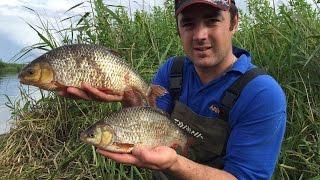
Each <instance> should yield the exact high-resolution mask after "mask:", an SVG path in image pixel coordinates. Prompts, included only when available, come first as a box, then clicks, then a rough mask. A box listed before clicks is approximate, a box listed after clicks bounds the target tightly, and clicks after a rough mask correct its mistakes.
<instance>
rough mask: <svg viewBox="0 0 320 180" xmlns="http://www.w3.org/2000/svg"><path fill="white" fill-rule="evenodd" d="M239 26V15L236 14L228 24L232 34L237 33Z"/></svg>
mask: <svg viewBox="0 0 320 180" xmlns="http://www.w3.org/2000/svg"><path fill="white" fill-rule="evenodd" d="M238 26H239V14H237V15H236V16H235V17H234V19H233V21H232V22H231V23H230V31H232V34H234V33H235V32H237V31H238Z"/></svg>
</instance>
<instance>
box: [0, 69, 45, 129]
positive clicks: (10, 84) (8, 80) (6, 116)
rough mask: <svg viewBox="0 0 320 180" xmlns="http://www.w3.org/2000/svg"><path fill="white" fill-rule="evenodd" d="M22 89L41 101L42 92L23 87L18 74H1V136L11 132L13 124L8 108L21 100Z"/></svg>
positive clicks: (34, 88) (33, 88) (30, 87)
mask: <svg viewBox="0 0 320 180" xmlns="http://www.w3.org/2000/svg"><path fill="white" fill-rule="evenodd" d="M20 89H22V90H24V91H27V92H28V93H30V94H31V97H33V98H36V99H39V98H40V97H41V94H40V91H39V89H38V88H36V87H32V86H25V85H21V84H20V83H19V80H18V74H0V134H3V133H6V132H8V131H9V130H10V126H11V124H12V122H11V121H10V117H11V112H10V108H9V107H7V106H6V103H7V104H10V103H9V100H8V98H9V99H10V101H12V102H16V101H17V100H19V99H21V94H20Z"/></svg>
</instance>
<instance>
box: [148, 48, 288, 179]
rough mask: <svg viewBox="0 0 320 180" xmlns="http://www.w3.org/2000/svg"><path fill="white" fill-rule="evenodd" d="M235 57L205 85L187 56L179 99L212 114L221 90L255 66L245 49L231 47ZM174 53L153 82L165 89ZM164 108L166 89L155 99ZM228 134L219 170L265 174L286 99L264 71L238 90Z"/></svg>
mask: <svg viewBox="0 0 320 180" xmlns="http://www.w3.org/2000/svg"><path fill="white" fill-rule="evenodd" d="M233 53H234V54H235V55H236V57H237V58H238V60H237V61H236V62H235V63H234V65H233V67H232V68H230V70H228V71H227V72H226V73H225V74H224V75H222V76H220V77H218V78H216V79H214V80H212V81H211V82H209V83H207V84H203V83H202V82H201V81H200V78H199V76H198V74H197V73H196V71H195V68H194V65H193V63H192V62H191V61H190V59H188V58H185V62H184V68H183V84H182V92H181V96H180V98H179V100H180V101H181V102H182V103H184V104H186V105H187V106H188V107H190V108H191V109H192V110H193V111H194V112H196V113H197V114H199V115H202V116H206V117H211V118H217V117H218V112H219V107H221V104H220V100H221V96H222V94H223V92H224V91H225V90H226V89H227V88H228V87H229V86H230V85H231V84H232V83H234V82H235V80H237V79H238V78H239V77H240V76H241V75H242V74H244V73H245V72H246V71H248V70H249V69H251V68H253V67H255V66H254V65H253V64H252V63H251V56H250V54H249V53H248V52H247V51H245V50H242V49H239V48H235V47H234V49H233ZM172 63H173V58H169V59H168V60H167V61H166V62H165V63H164V64H163V65H162V66H161V67H160V69H159V70H158V72H157V74H156V75H155V77H154V79H153V84H158V85H161V86H163V87H165V88H166V89H167V90H169V74H170V69H171V66H172ZM157 106H158V107H159V108H161V109H163V110H164V111H167V112H168V113H171V111H172V109H173V101H172V97H171V96H170V94H167V95H165V96H162V97H160V98H158V100H157ZM228 122H229V124H230V126H231V134H230V137H229V140H228V143H227V149H226V155H225V157H224V161H225V164H224V170H225V171H227V172H229V173H231V174H233V175H234V176H235V177H237V178H238V179H270V178H271V176H272V173H273V171H274V168H275V165H276V161H277V158H278V155H279V152H280V148H281V142H282V139H283V136H284V132H285V124H286V98H285V94H284V92H283V90H282V89H281V87H280V85H279V84H278V83H277V82H276V80H275V79H273V78H272V77H271V76H269V75H260V76H258V77H256V78H255V79H253V80H252V81H250V82H249V83H248V84H247V85H246V87H245V88H244V89H243V91H242V93H241V95H240V97H239V99H238V100H237V102H236V103H235V105H234V107H233V108H232V110H231V111H230V115H229V120H228Z"/></svg>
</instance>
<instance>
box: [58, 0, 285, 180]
mask: <svg viewBox="0 0 320 180" xmlns="http://www.w3.org/2000/svg"><path fill="white" fill-rule="evenodd" d="M175 13H176V19H177V26H178V30H179V36H180V38H181V42H182V45H183V48H184V52H185V54H186V57H185V58H169V59H168V60H167V61H166V63H165V64H164V65H162V67H161V68H160V69H159V71H158V73H157V74H156V76H155V78H154V81H153V83H154V84H159V85H161V86H163V87H165V88H166V89H167V90H168V91H170V94H167V95H165V96H163V97H161V98H159V99H158V101H157V106H158V107H159V108H161V109H163V110H165V111H167V112H169V113H171V117H172V119H174V121H176V122H178V123H179V124H181V123H182V124H183V126H181V127H182V128H183V129H187V132H188V133H189V134H190V135H194V136H195V137H196V138H198V139H197V141H196V142H198V143H196V145H195V146H193V147H191V150H190V152H191V154H190V158H186V157H183V156H181V155H179V154H177V153H176V151H175V150H173V149H171V148H169V147H164V146H160V147H156V148H153V149H147V148H143V147H136V148H134V149H133V152H132V154H117V153H111V152H107V151H103V150H98V152H99V153H101V154H102V155H104V156H106V157H109V158H111V159H114V160H115V161H117V162H120V163H127V164H133V165H136V166H139V167H144V168H150V169H153V170H159V171H162V172H164V173H165V174H166V176H168V177H169V176H170V177H171V178H173V179H270V177H271V176H272V173H273V171H274V168H275V164H276V160H277V157H278V154H279V152H280V146H281V142H282V139H283V135H284V131H285V121H286V101H285V95H284V93H283V91H282V89H281V87H280V86H279V85H278V83H277V82H276V81H275V80H274V79H273V78H272V77H271V76H269V75H266V74H264V73H263V72H261V71H259V70H257V69H255V68H254V67H255V66H254V65H253V64H251V57H250V54H249V53H248V52H246V51H245V50H242V49H238V48H235V47H233V46H232V37H233V35H234V33H236V31H237V28H238V13H237V8H236V6H235V4H234V1H228V0H176V1H175ZM178 59H182V60H180V62H182V63H181V64H180V65H176V64H177V63H175V62H178ZM173 64H175V65H173ZM173 66H174V67H175V68H173ZM177 67H178V68H177ZM179 67H180V70H179ZM172 69H178V70H172ZM252 70H253V71H252ZM256 70H257V71H256ZM176 77H178V78H176ZM175 78H176V79H175ZM83 89H84V90H85V91H80V90H78V89H75V88H68V89H67V91H66V92H60V95H63V96H71V95H72V96H77V97H80V98H84V99H88V100H90V99H96V100H101V101H108V102H110V101H122V102H124V103H125V104H126V105H129V106H130V105H135V102H134V101H133V100H128V99H124V98H123V97H124V95H123V94H120V95H112V94H104V93H103V92H100V91H99V90H97V89H94V88H93V87H91V86H89V85H86V84H84V85H83ZM199 135H200V136H199ZM162 175H164V174H162ZM162 175H161V174H160V175H156V176H155V178H159V177H160V179H161V176H162ZM163 177H164V176H162V178H163Z"/></svg>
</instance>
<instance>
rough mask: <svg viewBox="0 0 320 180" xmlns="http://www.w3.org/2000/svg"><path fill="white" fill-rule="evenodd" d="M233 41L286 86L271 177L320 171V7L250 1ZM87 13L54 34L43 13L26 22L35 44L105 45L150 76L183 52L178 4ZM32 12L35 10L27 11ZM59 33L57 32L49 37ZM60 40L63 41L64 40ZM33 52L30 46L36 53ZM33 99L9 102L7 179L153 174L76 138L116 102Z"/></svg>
mask: <svg viewBox="0 0 320 180" xmlns="http://www.w3.org/2000/svg"><path fill="white" fill-rule="evenodd" d="M248 3H249V12H247V14H242V18H241V24H240V29H239V32H238V33H237V35H236V37H235V38H234V43H235V45H237V46H239V47H242V48H244V49H247V50H249V51H250V52H251V53H252V56H253V61H254V63H255V64H257V65H258V66H260V67H262V68H264V69H266V70H267V71H268V73H269V74H271V75H273V76H274V77H275V78H276V79H277V80H278V81H279V83H280V84H281V86H282V87H283V89H284V91H285V92H286V95H287V104H288V109H287V112H288V121H287V130H286V134H285V138H284V142H283V145H282V149H281V154H280V157H279V161H278V164H277V166H276V171H275V173H274V177H273V178H274V179H306V178H312V177H315V178H316V177H318V178H319V177H320V130H319V129H320V117H319V116H320V107H319V106H320V105H319V102H320V94H319V93H318V92H319V90H320V74H319V69H320V61H319V60H320V32H319V29H320V12H319V8H318V7H317V6H315V5H316V4H313V6H311V5H310V4H307V3H306V2H305V1H304V0H295V1H289V6H280V7H278V8H276V9H275V8H274V7H273V6H271V5H270V4H269V1H267V0H262V1H258V0H248ZM84 5H86V6H87V7H88V6H89V7H92V9H90V11H88V12H85V13H84V14H81V15H79V16H74V17H70V18H67V19H64V20H63V21H70V20H73V21H71V23H70V26H69V28H67V29H63V30H57V28H53V27H49V25H50V23H46V20H45V19H43V18H41V16H40V15H38V14H37V13H36V12H34V13H35V15H36V16H38V17H39V20H40V25H30V26H31V27H32V28H33V29H34V30H35V31H36V32H37V33H38V34H39V36H40V38H41V39H42V41H43V42H42V43H39V44H35V45H32V46H30V49H36V48H38V49H42V50H43V49H48V50H49V49H52V48H54V47H57V46H60V45H63V44H73V43H95V44H102V45H105V46H107V47H109V48H112V49H114V50H116V51H118V52H119V54H121V55H122V56H123V57H124V58H125V59H126V60H127V61H128V62H129V63H130V64H131V65H132V66H133V67H134V68H135V69H136V70H137V71H139V72H140V73H141V74H142V76H143V77H144V78H145V79H146V80H148V81H150V79H151V78H152V75H153V74H154V73H155V72H156V70H157V68H158V66H159V65H160V64H162V63H163V62H164V60H165V59H166V58H167V57H169V56H172V55H179V54H182V48H181V45H180V42H179V37H178V36H177V31H176V24H175V19H174V15H173V3H172V2H171V1H167V2H166V4H165V7H164V8H157V7H156V8H154V9H153V10H152V11H150V12H146V11H137V12H135V13H134V14H133V15H132V17H131V16H129V15H128V13H127V11H126V10H125V9H123V8H122V7H115V8H114V7H111V6H107V5H106V4H103V2H102V0H95V1H93V2H92V4H90V5H88V4H86V3H82V4H78V5H76V6H74V7H72V8H71V9H70V11H72V10H73V9H74V8H79V6H84ZM31 11H32V10H31ZM53 35H54V36H53ZM57 35H58V36H59V37H58V36H57ZM30 49H29V50H30ZM22 94H23V96H22V98H23V99H22V100H28V103H27V104H25V105H24V106H22V107H19V106H18V104H19V101H18V102H10V101H9V102H8V103H7V105H8V106H9V107H11V109H12V114H13V116H12V118H13V120H14V121H15V127H14V129H12V130H11V132H10V133H8V134H6V135H5V136H3V137H2V138H1V139H2V140H1V141H0V174H2V176H3V178H4V179H8V178H14V179H20V178H23V179H30V178H31V179H49V178H53V179H62V178H63V179H80V178H81V179H82V178H86V179H149V178H150V175H149V171H148V170H145V169H139V168H136V167H133V166H127V165H122V164H117V163H114V162H113V161H111V160H109V159H107V158H104V157H102V156H100V155H99V154H97V153H96V152H95V150H94V148H93V147H91V146H88V145H84V144H83V143H81V142H80V140H79V133H80V132H81V131H82V130H84V129H85V128H86V127H88V126H89V125H90V124H92V123H93V122H95V121H97V120H98V119H101V118H103V116H104V114H105V113H107V112H109V111H113V110H116V109H118V108H120V105H119V103H109V104H107V103H98V102H89V101H82V100H71V99H65V98H61V97H57V96H56V95H55V94H53V93H52V94H49V95H48V96H44V97H43V98H42V99H40V100H39V101H35V100H32V99H31V98H29V97H28V93H27V92H22Z"/></svg>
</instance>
